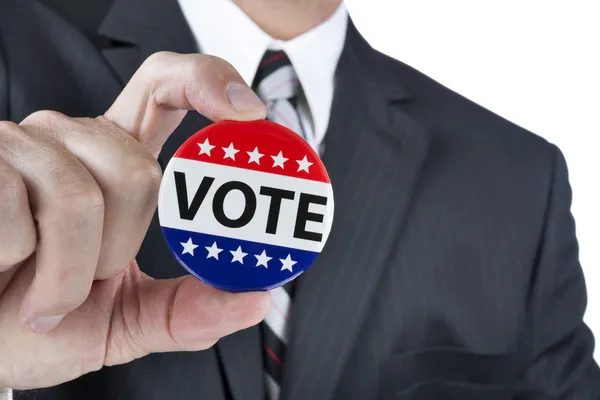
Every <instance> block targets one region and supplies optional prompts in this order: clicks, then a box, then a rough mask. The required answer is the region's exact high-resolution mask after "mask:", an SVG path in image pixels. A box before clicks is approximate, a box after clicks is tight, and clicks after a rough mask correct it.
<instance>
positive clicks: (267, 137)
mask: <svg viewBox="0 0 600 400" xmlns="http://www.w3.org/2000/svg"><path fill="white" fill-rule="evenodd" d="M333 211H334V201H333V190H332V187H331V182H330V180H329V176H328V174H327V170H326V169H325V166H324V165H323V163H322V162H321V160H320V158H319V156H318V154H317V153H316V152H315V151H314V150H313V149H312V148H311V146H310V145H309V144H308V143H306V142H305V141H304V140H303V139H302V138H301V137H300V136H299V135H297V134H296V133H294V132H293V131H291V130H289V129H287V128H285V127H283V126H281V125H279V124H276V123H274V122H270V121H266V120H260V121H252V122H238V121H221V122H217V123H214V124H212V125H209V126H208V127H206V128H204V129H202V130H200V131H198V132H196V133H195V134H194V135H192V136H191V137H190V138H189V139H188V140H187V141H186V142H185V143H184V144H183V145H182V146H181V147H180V148H179V149H178V150H177V152H176V153H175V154H174V156H173V158H172V159H171V160H170V161H169V164H168V165H167V167H166V168H165V171H164V175H163V180H162V182H161V187H160V192H159V202H158V217H159V221H160V225H161V228H162V231H163V235H164V237H165V239H166V242H167V245H168V246H169V249H170V250H171V253H173V255H174V256H175V258H176V259H177V260H178V261H179V263H180V264H181V265H182V266H183V267H184V268H185V269H186V270H187V271H188V272H189V273H190V274H192V275H193V276H195V277H196V278H198V279H199V280H201V281H202V282H204V283H206V284H208V285H211V286H213V287H216V288H218V289H222V290H227V291H232V292H241V291H263V290H271V289H273V288H275V287H278V286H281V285H283V284H285V283H286V282H289V281H291V280H292V279H295V278H296V277H298V276H299V275H300V274H302V273H303V272H304V271H306V269H307V268H308V267H309V266H310V265H311V264H312V263H313V262H314V261H315V259H316V258H317V256H318V255H319V253H320V252H321V250H322V249H323V246H324V245H325V242H326V241H327V238H328V236H329V232H330V230H331V225H332V222H333Z"/></svg>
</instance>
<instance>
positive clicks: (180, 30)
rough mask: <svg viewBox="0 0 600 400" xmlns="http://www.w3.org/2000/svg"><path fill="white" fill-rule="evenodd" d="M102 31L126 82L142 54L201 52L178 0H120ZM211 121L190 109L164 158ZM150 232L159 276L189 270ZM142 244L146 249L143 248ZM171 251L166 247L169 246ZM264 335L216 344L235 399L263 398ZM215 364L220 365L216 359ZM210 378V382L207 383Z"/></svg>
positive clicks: (107, 53) (150, 253)
mask: <svg viewBox="0 0 600 400" xmlns="http://www.w3.org/2000/svg"><path fill="white" fill-rule="evenodd" d="M98 33H99V34H101V35H102V36H105V37H107V38H109V39H111V40H112V46H110V47H108V48H105V49H103V50H102V54H103V55H104V57H105V58H106V60H107V61H108V63H109V64H110V65H111V67H112V68H113V71H114V72H115V74H116V75H117V77H118V78H119V79H120V81H121V82H122V83H123V84H125V83H126V82H127V81H129V79H130V78H131V76H132V75H133V73H134V72H135V71H136V70H137V69H138V68H139V66H140V65H141V63H142V62H143V60H145V59H146V58H147V57H148V56H150V55H151V54H153V53H155V52H157V51H172V52H176V53H196V52H198V51H199V50H198V48H197V44H196V42H195V40H194V38H193V35H192V33H191V31H190V29H189V27H188V25H187V22H186V20H185V18H184V16H183V14H182V12H181V9H180V7H179V4H178V3H177V1H176V0H156V1H151V2H148V1H145V0H115V2H114V3H113V5H112V7H111V8H110V10H109V12H108V13H107V15H106V18H105V19H104V21H103V22H102V24H101V25H100V28H99V30H98ZM209 123H210V121H209V120H208V119H206V118H205V117H203V116H202V115H200V114H198V113H196V112H189V113H188V114H187V116H186V117H185V119H184V120H183V122H182V123H181V125H180V126H179V127H178V128H177V130H176V131H175V132H174V133H173V135H171V137H170V138H169V140H168V141H167V142H166V143H165V145H164V147H163V150H162V152H161V154H160V157H159V161H160V162H161V164H162V165H163V167H164V166H166V163H167V162H168V161H169V160H170V159H171V157H172V156H173V154H174V153H175V151H176V150H177V149H178V148H179V146H181V144H182V143H183V142H184V141H185V140H186V139H187V138H188V137H189V136H190V135H191V134H193V133H194V132H196V131H197V130H199V129H201V128H203V127H204V126H206V125H208V124H209ZM149 235H153V236H155V237H151V238H147V239H146V241H147V242H148V246H147V247H148V248H147V251H146V253H147V257H148V259H154V260H156V259H158V260H164V259H167V260H170V261H169V262H167V263H162V264H161V265H160V266H156V267H155V268H157V270H156V271H152V272H154V274H153V275H154V276H162V277H171V276H177V275H182V274H183V273H184V270H183V268H182V267H180V266H179V265H178V264H177V263H176V262H175V261H174V260H173V258H172V256H171V255H170V254H166V255H165V256H164V257H160V256H159V255H157V254H156V253H157V252H158V251H160V249H161V248H163V247H164V240H163V238H162V237H161V234H160V228H159V226H158V221H157V220H156V218H155V220H154V221H153V222H152V226H151V228H150V231H149ZM144 250H145V249H144V247H142V251H144ZM165 251H166V250H165ZM260 348H261V347H260V335H259V330H258V328H257V327H253V328H250V329H246V330H244V331H242V332H238V333H236V334H234V335H231V336H229V337H226V338H223V339H222V340H221V341H219V343H218V345H217V351H218V354H219V357H220V360H221V363H222V364H221V366H220V367H221V368H222V369H223V371H224V373H225V377H226V379H227V382H228V384H229V389H230V391H231V394H232V396H233V398H234V399H235V400H259V399H260V400H262V398H264V380H263V376H262V355H261V352H260ZM215 368H217V366H216V365H215ZM207 384H208V383H207Z"/></svg>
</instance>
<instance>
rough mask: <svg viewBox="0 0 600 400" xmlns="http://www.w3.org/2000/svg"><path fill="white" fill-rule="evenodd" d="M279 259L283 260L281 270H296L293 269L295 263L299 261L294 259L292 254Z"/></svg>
mask: <svg viewBox="0 0 600 400" xmlns="http://www.w3.org/2000/svg"><path fill="white" fill-rule="evenodd" d="M279 261H281V265H282V266H281V270H282V271H283V270H284V269H287V270H288V271H290V272H294V271H292V267H293V266H294V264H296V263H297V261H294V260H292V257H291V255H290V254H288V256H287V257H286V258H284V259H281V258H280V259H279Z"/></svg>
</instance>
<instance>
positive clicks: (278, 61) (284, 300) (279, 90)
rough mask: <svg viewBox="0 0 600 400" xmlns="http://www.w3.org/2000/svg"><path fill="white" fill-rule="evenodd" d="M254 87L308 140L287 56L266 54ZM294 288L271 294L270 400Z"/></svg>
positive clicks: (271, 111) (266, 333)
mask: <svg viewBox="0 0 600 400" xmlns="http://www.w3.org/2000/svg"><path fill="white" fill-rule="evenodd" d="M253 87H254V89H255V91H256V93H257V94H258V96H259V97H260V98H261V100H262V101H263V102H264V103H265V104H266V105H267V109H268V112H267V119H269V120H271V121H273V122H276V123H278V124H280V125H283V126H285V127H287V128H289V129H291V130H292V131H294V132H296V133H298V134H299V135H301V136H302V137H303V138H304V139H305V140H306V138H307V137H306V133H305V131H304V129H303V126H302V121H301V119H300V114H299V113H298V109H297V99H298V94H299V93H300V83H299V81H298V77H297V76H296V73H295V72H294V68H293V66H292V63H291V62H290V60H289V58H288V57H287V55H286V54H285V52H283V51H271V50H268V51H267V52H266V53H265V55H264V56H263V58H262V61H261V62H260V64H259V67H258V70H257V73H256V77H255V79H254V85H253ZM294 286H295V285H294V282H290V283H288V284H286V285H284V286H282V287H278V288H276V289H273V290H272V291H271V296H272V300H273V301H272V305H271V309H270V310H269V313H268V314H267V317H266V318H265V320H264V321H263V323H262V324H261V330H262V337H263V354H264V369H265V371H264V372H265V381H266V394H267V399H270V400H277V399H279V392H280V388H281V378H282V375H283V374H282V373H283V362H284V357H285V350H286V346H287V343H288V336H289V335H288V331H287V321H288V314H289V311H290V306H291V303H292V300H293V298H294V296H293V289H294Z"/></svg>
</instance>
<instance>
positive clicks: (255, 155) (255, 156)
mask: <svg viewBox="0 0 600 400" xmlns="http://www.w3.org/2000/svg"><path fill="white" fill-rule="evenodd" d="M246 153H248V155H249V156H250V159H249V160H248V164H250V163H253V162H255V163H257V164H258V165H260V158H261V157H262V156H264V154H260V153H259V152H258V147H255V148H254V150H253V151H252V152H250V151H247V152H246Z"/></svg>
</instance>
